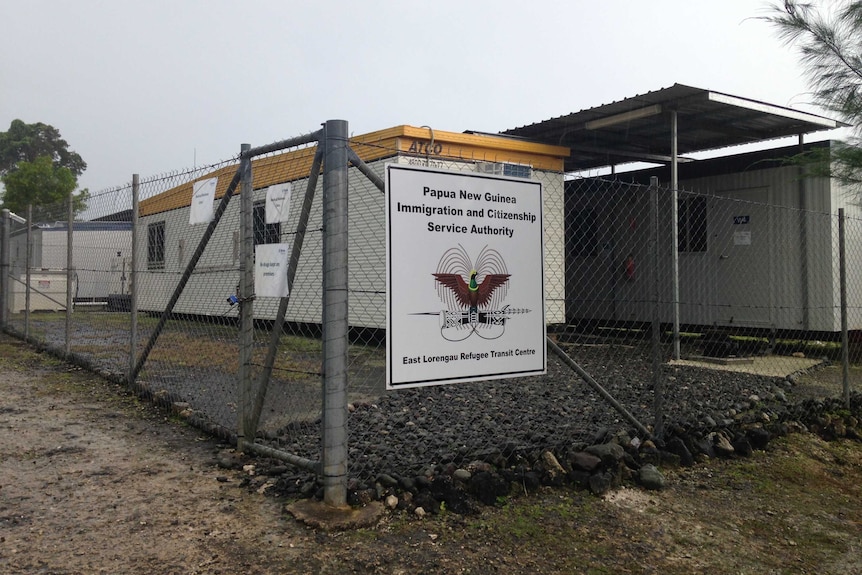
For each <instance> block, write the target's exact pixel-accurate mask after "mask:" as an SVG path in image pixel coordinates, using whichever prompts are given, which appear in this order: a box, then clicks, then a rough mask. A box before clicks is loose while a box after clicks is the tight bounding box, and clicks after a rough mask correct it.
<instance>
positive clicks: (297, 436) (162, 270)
mask: <svg viewBox="0 0 862 575" xmlns="http://www.w3.org/2000/svg"><path fill="white" fill-rule="evenodd" d="M327 125H329V123H328V124H327ZM407 128H409V127H402V129H401V131H393V130H389V131H383V132H378V133H374V134H371V135H368V136H360V137H357V138H353V139H351V140H350V142H349V145H345V140H346V137H345V138H342V139H339V138H336V137H334V136H333V135H332V134H330V136H331V137H333V138H334V139H331V140H326V139H325V137H326V134H325V130H323V131H319V132H315V133H313V134H310V135H308V136H306V137H300V138H296V139H293V140H287V141H284V142H279V143H277V144H273V145H271V146H266V147H263V148H254V149H249V148H243V151H242V152H241V153H240V155H239V156H238V157H237V158H234V159H232V160H230V161H227V162H223V163H220V164H216V165H210V166H205V167H200V168H195V169H192V170H187V171H183V172H178V173H174V174H170V175H166V176H159V177H153V178H145V179H143V180H139V179H138V178H137V177H135V178H134V179H133V181H132V182H131V183H130V184H127V185H125V186H122V187H119V188H115V189H111V190H107V191H106V192H103V193H100V194H96V195H94V196H93V197H91V198H89V200H88V205H87V209H86V210H85V211H84V212H82V213H80V214H76V215H74V217H72V218H69V217H67V218H66V219H65V220H64V221H39V220H38V219H34V218H33V217H32V214H31V217H29V218H27V217H24V218H17V219H12V218H11V217H9V216H7V217H5V218H4V219H3V223H4V233H3V246H2V255H3V258H4V261H3V264H4V265H5V266H6V273H4V274H2V275H3V284H2V286H0V287H2V288H3V290H2V291H3V294H5V301H6V307H5V310H4V322H3V323H4V325H5V326H6V328H7V330H8V331H10V332H12V333H15V334H18V335H23V336H25V337H27V338H29V339H31V340H33V341H36V342H39V343H42V344H45V345H47V346H49V347H51V348H54V349H57V350H58V351H59V353H61V354H63V355H66V356H67V357H72V358H76V360H77V361H79V362H81V363H85V364H87V365H89V366H91V367H93V368H94V369H96V370H99V371H101V372H103V373H104V374H106V375H109V376H111V377H114V378H116V379H118V380H123V381H126V382H127V383H129V385H131V386H133V387H134V388H135V389H136V390H138V391H140V392H142V393H144V394H146V395H147V396H149V397H151V398H152V399H154V400H155V401H158V402H160V403H163V404H165V405H167V406H169V407H170V408H171V409H173V410H174V411H175V412H176V413H177V414H179V415H181V416H182V417H185V418H188V419H189V420H190V421H191V422H193V423H195V424H196V425H199V426H200V427H202V428H204V429H207V430H208V431H210V432H213V433H216V434H219V435H221V436H223V437H229V438H232V439H233V440H234V441H238V442H239V443H240V446H241V447H244V448H245V449H246V450H249V451H255V452H257V453H260V454H263V455H267V456H272V457H276V458H280V459H283V460H284V461H287V462H289V463H291V464H293V465H294V466H295V468H296V469H297V472H296V473H292V472H287V473H286V474H285V478H284V481H286V482H295V483H302V482H304V481H305V479H304V473H307V472H309V471H310V472H313V473H315V474H317V475H321V476H323V477H324V478H333V479H332V481H333V482H335V483H338V484H339V485H340V486H341V487H342V488H343V486H344V485H345V484H346V483H347V482H348V477H349V482H350V485H351V488H354V487H356V486H357V485H359V486H361V485H365V486H368V485H373V484H374V483H375V482H379V481H380V478H381V477H387V478H390V479H392V478H394V479H393V480H394V481H399V480H400V481H401V482H402V484H403V485H407V486H409V485H412V484H413V483H414V482H415V481H420V482H421V481H424V480H428V478H430V477H432V476H433V475H434V473H435V472H436V471H439V470H440V468H443V469H448V470H450V471H451V470H453V469H457V468H460V467H469V466H470V465H472V466H473V467H472V468H473V469H475V468H476V467H477V465H478V466H479V467H481V465H479V464H478V463H477V462H482V463H483V464H490V465H496V466H503V467H517V466H519V465H524V464H526V463H525V462H527V461H528V460H529V458H530V457H531V454H535V453H541V452H543V451H546V450H551V451H553V452H555V453H558V454H560V453H563V452H565V451H566V450H572V449H575V448H576V447H575V446H581V447H582V446H586V445H591V444H595V443H602V442H605V441H606V440H608V439H609V438H610V437H614V438H616V441H617V442H620V443H623V444H625V445H626V446H631V445H634V446H635V447H637V446H643V445H648V443H647V442H649V441H651V440H652V441H661V440H662V439H664V438H666V437H668V436H669V435H672V434H673V433H676V432H677V431H678V430H679V429H681V428H692V427H696V428H697V429H698V430H699V433H700V436H702V437H710V435H709V434H710V433H713V434H714V433H715V432H718V431H720V430H722V429H727V428H729V427H731V426H732V425H734V424H735V423H739V422H740V421H741V420H740V417H741V416H742V414H743V413H745V412H747V411H750V410H751V408H753V407H755V406H775V405H777V404H785V405H786V404H789V403H791V402H792V400H793V398H792V397H788V396H789V395H792V394H793V393H795V392H796V391H798V390H795V389H793V388H792V387H791V384H792V382H793V376H795V375H798V374H800V373H804V372H806V371H810V370H816V369H820V368H822V367H823V366H825V365H827V364H831V365H839V366H842V367H843V370H842V372H843V373H842V374H841V375H842V376H841V377H839V378H837V379H836V380H835V382H834V384H833V385H832V386H830V387H824V388H821V389H818V390H817V392H818V393H819V394H821V395H825V396H828V397H832V398H837V399H840V400H842V401H844V402H846V403H849V401H850V396H851V392H853V391H858V390H859V382H858V381H857V380H855V379H854V375H853V370H851V369H850V362H851V360H852V361H857V360H858V358H857V357H856V355H857V354H856V353H853V352H854V349H855V348H854V345H855V344H857V343H858V341H859V338H858V334H859V333H862V313H860V305H859V303H860V300H862V277H859V274H860V273H862V272H858V271H857V270H859V269H860V267H859V266H856V265H853V264H852V262H853V261H854V258H858V257H859V256H860V252H859V245H860V244H859V241H860V239H862V237H860V234H862V226H860V219H859V217H858V216H859V214H858V210H857V209H856V208H855V206H854V204H853V203H852V202H848V201H845V200H846V196H842V195H841V194H838V193H836V192H835V191H834V190H832V189H831V186H830V184H829V182H814V183H810V182H809V183H808V184H802V183H800V181H799V180H797V179H794V178H790V177H789V176H787V174H786V173H784V172H783V171H782V169H781V168H768V169H764V170H755V171H753V172H752V173H751V174H747V175H745V176H739V175H733V174H730V175H727V176H726V177H725V178H723V179H722V178H713V179H709V178H704V179H702V180H693V181H690V182H686V185H685V187H684V188H683V187H681V189H680V190H679V191H674V190H672V189H670V188H669V187H667V186H661V185H659V184H658V182H657V181H652V182H651V183H650V182H649V181H647V182H643V181H641V182H640V183H637V182H636V180H635V179H631V181H630V182H628V183H626V182H624V181H622V180H621V179H616V178H573V177H567V176H566V175H565V174H564V173H563V172H562V162H561V161H557V162H555V160H559V157H557V158H554V155H555V154H557V155H559V154H560V152H559V151H558V150H557V151H555V150H548V149H544V148H541V147H536V148H535V149H532V148H529V146H527V147H526V148H525V147H524V146H525V145H524V144H522V143H520V142H519V143H517V144H516V143H513V142H512V141H509V140H506V139H503V138H497V137H494V136H481V135H475V136H469V137H468V136H465V135H463V134H454V135H453V134H446V133H438V134H436V135H435V134H434V133H433V132H431V131H430V130H425V129H418V128H410V129H407ZM471 138H472V139H471ZM326 142H328V144H327V143H326ZM507 146H508V147H507ZM389 163H395V164H403V165H420V166H425V167H428V168H431V169H440V170H453V171H461V172H470V173H475V172H479V173H482V174H485V175H486V176H487V177H488V178H491V179H493V178H495V177H498V176H499V177H502V178H526V179H528V180H530V181H537V182H541V184H542V190H543V191H542V193H543V204H544V205H543V220H542V221H543V233H544V253H543V254H541V257H542V258H543V261H544V278H543V283H544V295H545V317H546V321H547V336H548V339H547V346H548V355H547V374H546V375H540V376H532V377H526V378H517V379H505V378H503V379H494V380H492V381H484V382H478V383H469V384H453V385H440V386H431V387H418V388H410V389H398V390H396V391H387V389H386V381H387V380H386V377H387V358H386V337H387V333H386V325H387V323H386V322H387V315H386V314H387V293H386V291H387V275H386V274H387V246H386V226H387V221H386V209H385V194H384V184H383V182H384V178H385V170H386V165H387V164H389ZM333 198H334V199H333ZM67 204H68V202H67ZM67 204H65V205H58V206H50V207H48V208H50V209H49V210H48V211H47V212H45V213H52V214H56V213H67V214H69V207H68V205H67ZM19 220H20V221H19ZM328 234H329V235H328ZM267 246H270V247H273V248H274V250H275V251H272V250H269V249H267ZM417 249H421V246H417ZM279 250H281V251H280V252H279ZM535 257H540V256H539V255H538V254H537V255H536V256H535ZM256 258H257V259H256ZM261 258H267V259H266V261H267V262H269V263H268V264H267V265H270V266H271V269H272V270H275V272H276V273H275V274H274V275H273V276H272V277H275V278H276V279H277V280H278V281H276V282H275V284H272V283H271V279H272V278H270V279H266V278H265V277H264V276H260V277H257V278H255V276H254V274H255V273H256V272H258V273H264V274H265V273H266V269H267V268H263V271H262V272H261V269H262V268H261V265H262V264H260V262H261V261H263V260H262V259H261ZM847 260H849V261H850V262H851V263H850V264H848V263H847ZM467 279H469V278H465V280H467ZM477 279H478V280H481V278H477ZM264 285H266V286H267V287H266V289H263V287H262V286H264ZM28 288H29V289H28ZM342 328H343V333H342V331H341V330H342ZM393 337H427V336H425V335H421V334H394V335H393ZM788 376H791V377H790V379H788ZM800 399H801V398H800ZM769 409H772V408H769ZM776 409H777V408H776ZM767 411H768V410H767ZM764 413H766V412H764V411H761V412H759V415H758V416H757V417H760V418H763V417H764ZM772 413H773V414H774V413H775V412H774V411H773V412H772ZM765 417H767V419H768V417H769V416H768V414H767V415H765ZM333 420H334V421H336V423H335V424H333V423H332V422H333ZM744 421H745V422H748V423H763V420H762V419H761V421H760V422H756V421H755V422H751V421H749V420H744ZM339 434H346V435H344V437H343V438H342V437H340V435H339ZM713 439H714V437H712V438H710V441H712V440H713ZM342 440H343V441H342ZM341 451H344V452H343V453H342V452H341ZM327 453H329V454H330V455H329V456H328V455H327ZM333 453H334V455H332V454H333ZM328 457H334V458H335V459H334V460H333V459H327V458H328ZM344 466H346V467H344ZM423 478H425V479H424V480H423ZM335 503H338V500H337V498H336V501H335Z"/></svg>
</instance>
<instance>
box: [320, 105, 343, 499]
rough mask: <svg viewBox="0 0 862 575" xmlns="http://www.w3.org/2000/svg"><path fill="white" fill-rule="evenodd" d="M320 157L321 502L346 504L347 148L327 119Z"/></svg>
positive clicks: (339, 127)
mask: <svg viewBox="0 0 862 575" xmlns="http://www.w3.org/2000/svg"><path fill="white" fill-rule="evenodd" d="M324 134H325V136H324V148H323V149H324V156H323V165H324V169H323V438H322V439H323V453H322V455H323V457H322V472H323V502H324V503H325V504H326V505H329V506H332V507H343V506H345V505H346V504H347V330H348V317H347V193H348V189H347V160H348V155H347V149H348V132H347V122H346V121H345V120H329V121H327V122H326V127H325V130H324Z"/></svg>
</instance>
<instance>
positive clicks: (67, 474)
mask: <svg viewBox="0 0 862 575" xmlns="http://www.w3.org/2000/svg"><path fill="white" fill-rule="evenodd" d="M0 356H2V357H3V360H2V366H0V429H2V437H3V440H2V442H0V572H2V573H53V574H60V573H64V574H65V573H237V572H240V571H242V572H245V573H263V572H270V571H269V570H268V568H267V567H266V566H261V565H265V563H266V562H267V561H270V563H271V564H272V567H273V569H274V567H275V565H276V564H277V563H280V562H281V561H284V560H289V559H290V557H291V555H294V554H299V553H300V551H301V549H302V548H303V547H306V546H307V541H308V534H306V533H304V532H303V530H301V529H297V528H295V526H294V531H295V532H294V533H288V532H286V531H285V528H286V527H288V526H291V525H290V524H289V523H287V522H285V521H284V520H283V519H282V513H281V506H280V503H279V502H277V501H275V500H272V499H269V498H266V497H262V496H258V495H256V494H249V493H247V492H246V490H245V489H243V488H240V487H239V486H238V479H239V478H238V473H237V472H235V471H226V470H224V469H221V468H219V467H218V466H217V465H215V455H216V453H217V452H218V450H219V449H220V448H219V446H218V445H216V444H215V443H214V442H213V441H211V440H209V439H207V438H202V437H199V436H198V434H196V433H195V432H194V431H193V430H190V429H188V428H186V427H183V426H181V425H176V424H174V425H169V424H166V422H165V416H164V415H163V414H161V413H159V412H157V411H155V410H153V409H152V408H150V407H149V406H145V405H140V404H138V403H137V402H136V401H134V399H133V398H131V397H129V396H128V395H125V396H124V395H121V393H120V391H121V390H119V389H118V388H112V386H111V385H110V384H107V383H105V382H103V381H100V380H95V379H93V378H92V376H89V375H86V374H82V373H79V372H77V371H75V370H72V369H70V368H68V367H65V366H63V365H60V364H58V363H57V362H49V363H51V364H53V367H49V368H47V369H46V368H45V367H43V366H42V362H43V361H44V359H45V358H39V357H36V356H35V355H34V354H32V353H31V352H30V351H29V350H28V349H27V348H25V347H24V346H21V345H20V344H16V343H14V342H11V341H9V340H7V339H5V338H4V339H3V340H2V343H0ZM224 448H225V446H221V449H224ZM272 550H274V551H275V552H277V553H274V554H275V555H276V557H272V558H271V559H268V557H267V555H268V554H270V553H271V551H272ZM276 559H277V560H278V561H276ZM281 564H282V565H283V563H281ZM238 569H239V571H238Z"/></svg>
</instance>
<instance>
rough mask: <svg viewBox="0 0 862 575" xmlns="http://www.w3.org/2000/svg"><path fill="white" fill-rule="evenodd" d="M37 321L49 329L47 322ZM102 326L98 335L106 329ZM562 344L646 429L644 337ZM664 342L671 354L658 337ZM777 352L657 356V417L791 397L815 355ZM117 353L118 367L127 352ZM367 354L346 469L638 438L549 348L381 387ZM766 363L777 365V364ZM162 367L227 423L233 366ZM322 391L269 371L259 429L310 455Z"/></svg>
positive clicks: (181, 390)
mask: <svg viewBox="0 0 862 575" xmlns="http://www.w3.org/2000/svg"><path fill="white" fill-rule="evenodd" d="M44 329H46V331H48V329H47V326H45V327H44ZM101 335H102V337H105V330H101ZM49 340H50V337H49ZM562 347H563V348H564V350H565V351H566V352H567V353H568V354H569V356H570V357H571V358H572V359H574V360H575V361H576V362H577V363H578V365H580V366H581V367H582V368H583V369H584V370H585V371H586V372H587V373H588V374H589V375H590V376H591V377H592V378H593V379H594V380H595V381H596V382H598V384H599V385H600V386H601V387H602V388H603V389H604V390H606V391H607V393H608V394H610V395H611V396H612V397H613V398H614V399H615V400H616V401H617V402H618V403H619V404H620V405H621V406H622V407H624V408H625V409H626V410H627V411H628V412H629V413H630V414H631V415H632V416H633V417H634V418H635V419H636V420H637V421H638V422H639V423H640V424H641V425H642V426H643V427H647V428H649V429H652V427H653V425H654V421H655V405H654V403H655V402H654V389H653V374H652V360H651V357H650V355H649V349H648V347H649V346H648V343H646V344H645V343H643V342H636V343H635V344H634V345H621V344H618V343H615V344H613V345H602V344H598V345H596V344H591V345H585V344H563V345H562ZM664 353H665V357H667V356H669V355H670V354H669V351H668V350H667V349H665V350H664ZM784 359H787V360H788V361H787V362H780V361H779V362H773V366H772V369H770V370H767V371H764V372H761V373H759V374H758V373H746V372H742V371H734V369H736V370H738V369H744V368H745V367H744V366H739V365H735V366H733V367H732V368H728V366H721V365H711V366H710V365H705V364H690V365H689V364H679V363H675V364H673V365H671V364H663V367H662V370H663V376H664V377H663V385H664V387H665V389H664V409H663V414H664V419H665V425H666V426H668V427H669V426H674V425H680V426H687V425H697V426H699V427H701V428H707V429H708V428H716V429H717V428H721V427H723V426H725V425H728V424H729V423H730V422H731V420H732V419H733V417H734V416H735V415H736V414H737V413H739V412H740V411H742V410H744V409H746V408H747V407H749V406H750V404H751V403H752V402H755V403H761V402H762V403H766V404H769V403H774V404H776V405H778V404H783V403H785V402H787V401H788V400H789V401H793V400H794V398H793V384H792V383H791V382H790V381H789V380H788V378H787V376H788V375H791V374H793V373H794V372H797V371H798V370H800V369H805V367H806V365H807V366H808V367H809V368H810V366H812V365H813V364H815V363H817V362H814V361H811V360H803V363H800V361H799V360H797V358H792V359H793V360H794V361H795V363H791V361H790V360H791V358H784ZM804 361H807V362H808V363H804ZM119 365H120V366H122V369H125V361H120V362H119ZM370 365H373V364H362V362H355V364H352V365H351V369H352V370H359V371H357V372H356V373H351V375H350V377H351V380H350V381H351V385H354V386H355V387H353V388H352V389H351V394H350V401H351V404H350V416H349V419H348V430H349V440H348V450H349V462H350V469H349V473H350V476H351V477H352V478H353V479H354V480H357V481H360V482H370V481H373V480H374V479H375V478H377V477H378V476H379V475H380V474H384V473H385V474H390V475H393V476H396V477H398V476H401V477H409V476H416V475H422V474H423V473H424V472H426V471H427V470H428V468H434V467H435V466H451V465H454V466H459V465H463V464H466V463H469V462H470V461H473V460H475V459H484V460H488V459H489V458H493V457H495V456H496V455H497V454H506V455H508V454H510V453H512V452H528V451H530V450H536V449H545V448H554V447H561V446H570V445H582V444H589V443H597V442H600V441H601V440H602V439H604V438H605V437H607V436H608V434H616V433H618V432H626V433H628V434H629V436H630V437H639V438H640V439H641V440H643V439H646V438H647V435H646V434H645V433H644V432H643V430H642V429H639V427H640V426H638V425H635V424H634V423H633V422H632V421H630V420H629V419H628V418H627V417H625V416H624V415H623V414H622V413H621V412H620V411H619V410H617V409H615V408H614V407H613V406H612V405H611V403H610V402H609V401H607V400H606V399H604V398H603V397H602V396H601V395H600V393H599V392H598V391H597V390H596V389H594V388H593V387H592V386H591V385H590V384H588V383H587V382H586V381H585V380H584V379H582V378H581V377H580V376H579V375H578V374H576V373H575V372H574V371H573V370H572V369H570V368H569V367H567V366H566V365H564V364H563V363H562V362H561V361H560V359H559V358H557V357H556V356H555V355H553V354H549V360H548V373H547V375H545V376H541V377H532V378H520V379H513V380H494V381H488V382H480V383H470V384H452V385H442V386H433V387H424V388H417V389H402V390H398V391H395V392H389V393H387V392H384V391H383V390H382V389H381V388H382V382H379V381H376V380H380V379H382V377H383V371H382V368H370V367H369V366H370ZM775 365H778V366H779V368H780V367H781V366H784V369H783V370H782V369H778V370H777V371H776V370H775V369H774V367H775ZM168 368H169V371H165V370H166V369H168ZM168 368H165V369H160V368H158V366H157V365H156V364H153V365H149V366H147V370H148V372H149V374H148V375H147V377H146V378H144V380H145V381H146V380H149V381H148V382H147V383H148V385H149V386H150V388H151V390H152V391H153V392H154V393H158V392H160V390H162V389H164V390H166V391H167V392H168V393H169V394H170V397H171V398H173V399H177V400H181V401H185V402H189V403H190V407H191V409H192V410H193V411H194V412H196V414H197V415H198V416H201V418H202V419H203V420H204V421H205V422H206V423H208V424H213V425H214V426H215V428H217V429H220V430H221V431H222V432H223V433H228V432H232V431H233V430H235V429H236V391H235V383H234V382H235V375H234V374H231V373H226V372H224V373H222V372H221V371H219V370H218V369H215V368H212V367H211V368H209V369H206V370H202V369H195V368H192V367H183V366H178V365H171V366H168ZM369 369H370V371H369ZM755 371H756V370H755ZM168 374H169V375H168ZM277 376H278V374H276V377H277ZM372 379H373V380H375V381H376V383H375V382H372V381H371V380H372ZM355 382H359V383H358V385H357V384H356V383H355ZM319 397H320V386H319V385H318V384H317V383H316V382H313V381H312V382H311V383H309V382H307V381H304V380H303V381H301V382H298V381H297V382H293V383H291V382H286V381H279V380H277V379H276V380H274V381H273V382H272V383H271V384H270V387H269V394H268V396H267V402H266V405H265V407H264V415H263V421H264V429H265V432H264V435H265V439H264V440H265V441H266V442H268V443H269V444H270V445H272V446H275V447H278V448H280V449H283V450H285V451H288V452H290V453H293V454H296V455H300V456H302V457H306V458H309V459H312V460H316V459H319V457H320V454H319V446H320V422H319V417H318V414H319ZM287 483H291V484H293V485H296V486H299V485H307V484H308V483H309V481H308V476H307V475H305V474H302V473H299V474H297V475H294V476H290V477H288V480H287Z"/></svg>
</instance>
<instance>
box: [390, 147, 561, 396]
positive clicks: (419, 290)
mask: <svg viewBox="0 0 862 575" xmlns="http://www.w3.org/2000/svg"><path fill="white" fill-rule="evenodd" d="M386 250H387V253H386V261H387V269H386V274H387V275H386V282H387V284H386V288H387V289H386V294H387V325H386V328H387V332H386V333H387V337H386V352H387V355H386V360H387V361H386V386H387V389H400V388H406V387H418V386H424V385H435V384H442V383H456V382H464V381H479V380H485V379H500V378H510V377H519V376H527V375H539V374H543V373H545V372H546V369H547V347H546V344H545V313H544V310H545V298H544V293H545V290H544V277H545V275H544V261H543V255H544V249H543V236H542V184H541V183H540V182H536V181H532V180H526V179H520V178H502V177H497V176H491V175H487V174H477V173H472V172H454V171H443V170H436V169H432V168H424V167H415V166H403V165H397V164H388V165H387V166H386Z"/></svg>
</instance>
